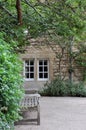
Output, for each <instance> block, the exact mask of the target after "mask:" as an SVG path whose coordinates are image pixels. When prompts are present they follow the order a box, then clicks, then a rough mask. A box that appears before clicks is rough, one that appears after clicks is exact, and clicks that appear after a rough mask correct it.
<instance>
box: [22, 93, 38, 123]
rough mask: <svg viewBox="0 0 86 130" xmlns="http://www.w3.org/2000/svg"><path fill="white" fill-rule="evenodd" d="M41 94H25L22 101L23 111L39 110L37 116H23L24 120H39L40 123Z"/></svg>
mask: <svg viewBox="0 0 86 130" xmlns="http://www.w3.org/2000/svg"><path fill="white" fill-rule="evenodd" d="M39 99H40V94H25V96H24V98H23V99H22V100H21V102H20V107H21V112H22V113H24V112H31V111H36V112H37V118H33V119H29V117H27V118H23V121H29V122H34V121H36V122H37V125H40V104H39Z"/></svg>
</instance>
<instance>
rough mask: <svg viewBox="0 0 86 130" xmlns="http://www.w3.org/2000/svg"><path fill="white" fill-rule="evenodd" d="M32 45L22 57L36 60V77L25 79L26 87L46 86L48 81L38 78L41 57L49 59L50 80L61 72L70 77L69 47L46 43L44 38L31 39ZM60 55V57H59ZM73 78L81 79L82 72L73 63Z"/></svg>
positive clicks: (65, 77)
mask: <svg viewBox="0 0 86 130" xmlns="http://www.w3.org/2000/svg"><path fill="white" fill-rule="evenodd" d="M30 42H31V44H30V46H26V47H25V52H24V53H22V54H21V55H20V56H21V59H22V60H23V61H24V60H26V59H34V60H35V73H34V75H35V78H34V81H26V80H25V81H24V87H25V89H40V88H42V87H43V86H44V84H45V83H46V82H47V81H39V80H38V78H37V62H38V60H39V59H47V60H48V61H49V79H48V82H50V81H51V80H53V79H54V78H55V77H56V76H58V75H59V74H60V75H61V76H62V77H63V78H64V79H68V77H69V73H68V68H69V56H68V54H67V49H64V50H63V49H62V48H61V47H60V46H58V45H57V44H50V45H49V44H45V43H44V40H43V39H40V40H34V39H31V41H30ZM58 57H60V58H58ZM73 67H74V72H73V80H74V81H77V80H79V78H80V76H81V74H80V72H79V70H78V69H77V66H76V65H74V64H73Z"/></svg>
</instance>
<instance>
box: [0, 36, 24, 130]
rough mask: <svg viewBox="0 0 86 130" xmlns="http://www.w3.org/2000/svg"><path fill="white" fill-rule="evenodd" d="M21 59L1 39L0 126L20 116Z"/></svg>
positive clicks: (21, 92)
mask: <svg viewBox="0 0 86 130" xmlns="http://www.w3.org/2000/svg"><path fill="white" fill-rule="evenodd" d="M19 61H20V60H19V58H18V55H17V54H15V53H14V52H13V49H12V47H10V45H9V44H8V43H6V42H5V41H4V40H3V38H2V39H0V127H2V128H4V129H5V127H9V123H11V122H14V121H15V120H17V119H18V118H19V114H18V112H19V101H20V99H21V97H22V94H23V91H22V77H21V75H20V72H21V67H20V66H21V63H20V62H19Z"/></svg>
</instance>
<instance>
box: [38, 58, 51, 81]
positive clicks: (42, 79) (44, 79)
mask: <svg viewBox="0 0 86 130" xmlns="http://www.w3.org/2000/svg"><path fill="white" fill-rule="evenodd" d="M40 60H42V61H43V62H44V61H45V60H46V61H47V67H48V71H47V73H48V77H47V78H44V76H43V78H39V66H40V65H39V61H40ZM43 66H45V65H44V64H43ZM44 73H45V72H44V70H43V74H44ZM37 79H38V81H48V80H49V60H48V59H38V61H37Z"/></svg>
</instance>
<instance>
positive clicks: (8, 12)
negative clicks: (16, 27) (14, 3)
mask: <svg viewBox="0 0 86 130" xmlns="http://www.w3.org/2000/svg"><path fill="white" fill-rule="evenodd" d="M0 8H1V9H2V10H4V11H5V12H6V13H7V14H8V15H9V16H12V17H13V18H16V17H15V16H14V15H13V14H12V13H11V12H10V11H9V10H8V9H6V8H5V7H4V6H1V5H0Z"/></svg>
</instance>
